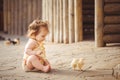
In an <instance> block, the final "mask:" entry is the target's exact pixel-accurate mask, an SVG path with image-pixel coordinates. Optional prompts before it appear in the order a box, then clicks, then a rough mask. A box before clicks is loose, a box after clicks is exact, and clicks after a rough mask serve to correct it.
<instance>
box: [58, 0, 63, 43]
mask: <svg viewBox="0 0 120 80" xmlns="http://www.w3.org/2000/svg"><path fill="white" fill-rule="evenodd" d="M59 1H60V18H59V19H60V29H59V30H60V36H59V37H60V38H59V39H60V43H63V0H59Z"/></svg>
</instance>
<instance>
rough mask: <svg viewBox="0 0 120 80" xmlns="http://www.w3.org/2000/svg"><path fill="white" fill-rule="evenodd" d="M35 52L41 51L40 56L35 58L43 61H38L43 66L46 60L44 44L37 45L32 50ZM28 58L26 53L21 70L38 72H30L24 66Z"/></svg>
mask: <svg viewBox="0 0 120 80" xmlns="http://www.w3.org/2000/svg"><path fill="white" fill-rule="evenodd" d="M35 50H41V51H42V53H41V54H40V55H37V56H38V57H40V58H42V59H43V60H40V63H41V64H43V65H44V60H45V59H46V54H45V47H44V44H43V43H41V44H38V45H37V47H35V48H34V49H33V51H35ZM28 57H29V55H28V54H26V53H24V56H23V62H22V68H23V70H25V71H39V70H37V69H33V70H30V69H29V68H28V67H27V66H26V60H27V58H28Z"/></svg>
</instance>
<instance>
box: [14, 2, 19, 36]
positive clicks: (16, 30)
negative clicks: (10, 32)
mask: <svg viewBox="0 0 120 80" xmlns="http://www.w3.org/2000/svg"><path fill="white" fill-rule="evenodd" d="M17 3H18V2H17V1H16V0H15V6H14V7H15V10H14V12H15V23H14V26H15V34H18V26H17V25H18V19H17V16H18V12H17V9H18V5H17Z"/></svg>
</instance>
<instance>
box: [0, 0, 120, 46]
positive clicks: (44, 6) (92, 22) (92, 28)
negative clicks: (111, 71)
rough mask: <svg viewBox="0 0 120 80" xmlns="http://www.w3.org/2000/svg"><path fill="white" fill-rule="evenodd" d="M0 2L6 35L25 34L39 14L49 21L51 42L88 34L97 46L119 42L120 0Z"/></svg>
mask: <svg viewBox="0 0 120 80" xmlns="http://www.w3.org/2000/svg"><path fill="white" fill-rule="evenodd" d="M0 1H1V5H3V9H2V8H0V11H3V14H4V17H3V18H2V16H0V18H1V20H0V23H4V27H0V29H1V30H2V29H4V31H5V32H8V33H9V34H18V35H24V34H25V33H26V31H27V26H28V24H29V23H30V22H31V21H33V20H34V19H36V18H38V17H40V18H41V19H43V20H47V21H49V26H50V27H49V29H50V34H49V36H48V37H47V40H49V41H52V42H57V43H73V42H80V41H83V40H85V39H86V38H87V37H89V38H91V37H93V38H95V46H97V47H101V46H105V44H106V43H119V42H120V9H119V8H120V0H0ZM2 2H3V4H2ZM1 5H0V6H1ZM3 14H0V15H3ZM2 20H3V22H2ZM1 25H2V24H1Z"/></svg>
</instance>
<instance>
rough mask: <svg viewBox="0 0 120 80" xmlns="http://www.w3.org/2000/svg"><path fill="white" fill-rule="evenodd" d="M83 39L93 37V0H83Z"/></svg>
mask: <svg viewBox="0 0 120 80" xmlns="http://www.w3.org/2000/svg"><path fill="white" fill-rule="evenodd" d="M82 4H83V8H82V10H83V39H84V40H87V39H94V0H83V1H82Z"/></svg>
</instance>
